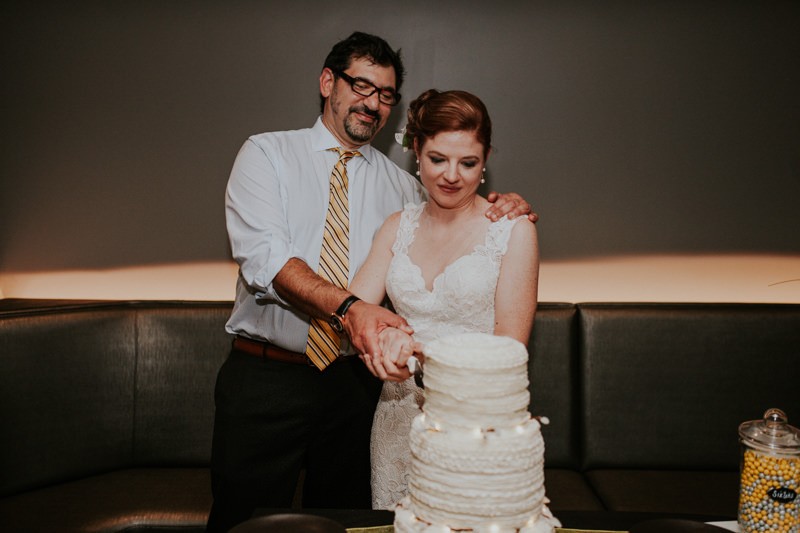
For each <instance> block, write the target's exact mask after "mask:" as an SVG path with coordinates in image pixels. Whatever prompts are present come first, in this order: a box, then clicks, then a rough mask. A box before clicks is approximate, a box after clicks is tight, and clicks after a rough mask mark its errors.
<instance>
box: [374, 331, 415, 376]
mask: <svg viewBox="0 0 800 533" xmlns="http://www.w3.org/2000/svg"><path fill="white" fill-rule="evenodd" d="M378 345H379V347H380V353H379V354H378V355H376V354H369V353H362V354H360V355H359V357H360V358H361V360H362V361H364V364H365V365H367V368H368V369H369V371H370V372H371V373H372V375H374V376H376V377H378V378H380V379H382V380H383V381H405V380H406V379H408V378H409V377H411V373H412V372H411V369H409V367H408V360H409V358H410V357H411V356H414V357H416V358H417V360H418V361H419V362H420V363H421V362H422V360H423V354H422V344H421V343H419V342H417V341H415V340H414V337H412V336H411V335H409V334H408V333H406V332H405V331H403V330H401V329H398V328H394V327H387V328H384V329H383V330H381V331H380V332H378Z"/></svg>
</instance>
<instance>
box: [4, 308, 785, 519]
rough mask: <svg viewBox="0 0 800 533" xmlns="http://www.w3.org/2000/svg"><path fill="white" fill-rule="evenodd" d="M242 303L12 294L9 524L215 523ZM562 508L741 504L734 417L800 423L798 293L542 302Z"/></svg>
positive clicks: (552, 492) (722, 508)
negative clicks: (221, 415) (736, 300)
mask: <svg viewBox="0 0 800 533" xmlns="http://www.w3.org/2000/svg"><path fill="white" fill-rule="evenodd" d="M230 306H231V304H230V303H229V302H221V303H207V302H90V301H34V300H8V299H7V300H0V424H2V425H1V426H0V434H2V439H0V472H2V474H1V475H0V531H50V532H58V531H122V530H128V531H133V530H136V529H137V528H139V529H141V530H145V529H146V530H147V531H150V532H151V533H152V532H154V531H176V530H180V531H202V529H203V525H204V523H205V517H206V514H207V512H208V509H209V506H210V503H211V495H210V488H209V480H208V463H209V456H210V448H211V446H210V441H211V428H212V424H213V388H214V380H215V377H216V372H217V369H218V368H219V366H220V365H221V364H222V362H223V360H224V359H225V357H226V356H227V353H228V349H229V346H230V338H229V336H228V335H227V334H226V333H225V332H224V329H223V325H224V323H225V320H226V319H227V316H228V313H229V312H230ZM529 348H530V352H531V360H530V365H529V366H530V373H531V395H532V403H531V412H532V413H533V414H534V415H546V416H547V417H548V418H549V419H550V424H549V426H547V427H546V428H545V430H544V435H545V441H546V446H547V451H546V456H545V458H546V483H547V492H548V495H549V497H550V499H551V500H552V505H551V507H552V509H553V510H554V512H555V513H556V514H558V511H559V510H561V511H564V512H569V511H582V510H585V511H592V510H613V511H637V512H671V513H693V514H703V515H719V516H730V517H733V516H734V515H735V513H736V500H737V491H738V460H739V450H738V443H737V427H738V424H739V423H740V422H742V421H744V420H751V419H755V418H759V417H760V416H761V415H762V413H763V411H764V410H766V409H767V408H769V407H781V408H782V409H784V410H785V411H786V412H787V413H788V414H789V416H790V422H792V423H794V424H795V425H797V423H798V422H800V396H799V395H798V394H797V383H798V382H800V305H766V304H762V305H759V304H752V305H751V304H747V305H744V304H684V305H678V304H578V305H572V304H558V303H542V304H540V307H539V311H538V313H537V318H536V325H535V327H534V332H533V335H532V340H531V343H530V346H529Z"/></svg>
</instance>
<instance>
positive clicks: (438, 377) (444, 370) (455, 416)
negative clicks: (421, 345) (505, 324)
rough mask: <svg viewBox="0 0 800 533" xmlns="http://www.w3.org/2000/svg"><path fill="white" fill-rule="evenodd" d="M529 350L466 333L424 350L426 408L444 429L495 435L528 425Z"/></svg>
mask: <svg viewBox="0 0 800 533" xmlns="http://www.w3.org/2000/svg"><path fill="white" fill-rule="evenodd" d="M527 362H528V350H527V349H526V348H525V345H523V344H522V343H521V342H519V341H516V340H514V339H512V338H510V337H499V336H495V335H488V334H484V333H468V334H460V335H454V336H450V337H444V338H442V339H437V340H436V341H433V342H431V343H430V344H428V345H427V346H426V347H425V406H424V407H423V410H424V411H425V413H427V415H428V416H429V417H430V419H431V421H432V422H433V423H435V424H438V425H439V426H441V427H442V428H447V427H460V428H467V429H476V428H477V429H481V430H484V431H486V430H491V429H499V428H507V427H511V426H515V425H518V424H522V423H524V422H525V421H526V420H528V419H529V418H530V415H529V414H528V404H529V403H530V394H529V392H528V365H527Z"/></svg>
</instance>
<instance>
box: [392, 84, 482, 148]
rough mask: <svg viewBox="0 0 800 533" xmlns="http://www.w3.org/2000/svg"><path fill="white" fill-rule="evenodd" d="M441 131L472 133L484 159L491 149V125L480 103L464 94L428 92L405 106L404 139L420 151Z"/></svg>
mask: <svg viewBox="0 0 800 533" xmlns="http://www.w3.org/2000/svg"><path fill="white" fill-rule="evenodd" d="M443 131H472V132H475V137H476V138H477V140H478V142H479V143H481V144H482V145H483V156H484V158H485V157H486V156H487V155H489V148H491V146H492V121H491V119H490V118H489V112H488V111H487V110H486V106H485V105H483V102H481V99H480V98H478V97H477V96H475V95H474V94H470V93H468V92H466V91H443V92H440V91H437V90H436V89H428V90H427V91H425V92H424V93H422V94H421V95H419V96H418V97H417V98H416V100H414V101H413V102H411V103H410V104H409V106H408V125H406V135H408V136H409V137H410V138H411V139H412V140H413V141H414V142H415V143H416V146H417V148H418V149H422V145H423V144H425V141H427V140H428V139H430V138H431V137H434V136H435V135H436V134H438V133H441V132H443Z"/></svg>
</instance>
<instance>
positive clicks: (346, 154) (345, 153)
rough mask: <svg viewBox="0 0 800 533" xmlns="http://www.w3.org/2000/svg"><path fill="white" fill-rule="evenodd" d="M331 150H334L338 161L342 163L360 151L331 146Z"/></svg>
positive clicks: (358, 154)
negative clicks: (337, 155)
mask: <svg viewBox="0 0 800 533" xmlns="http://www.w3.org/2000/svg"><path fill="white" fill-rule="evenodd" d="M330 150H331V152H336V153H338V154H339V161H341V162H342V163H347V162H348V161H350V160H351V159H352V158H353V157H356V156H360V155H361V152H359V151H358V150H345V149H344V148H331V149H330Z"/></svg>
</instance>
